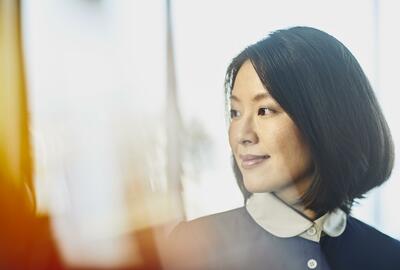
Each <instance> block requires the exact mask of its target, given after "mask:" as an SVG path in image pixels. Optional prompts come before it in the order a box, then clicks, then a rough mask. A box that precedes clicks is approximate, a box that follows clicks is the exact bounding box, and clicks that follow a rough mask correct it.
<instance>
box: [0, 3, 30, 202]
mask: <svg viewBox="0 0 400 270" xmlns="http://www.w3.org/2000/svg"><path fill="white" fill-rule="evenodd" d="M28 126H29V114H28V109H27V94H26V87H25V78H24V64H23V55H22V42H21V27H20V1H19V0H0V177H1V182H2V185H9V186H10V188H13V189H16V190H19V191H21V192H22V193H25V194H26V196H28V199H29V202H30V203H31V204H32V205H31V206H33V203H34V201H33V196H32V192H31V191H32V190H33V186H32V165H31V164H32V162H31V151H30V149H31V148H30V141H29V130H28Z"/></svg>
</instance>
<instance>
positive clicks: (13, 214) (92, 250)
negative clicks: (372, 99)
mask: <svg viewBox="0 0 400 270" xmlns="http://www.w3.org/2000/svg"><path fill="white" fill-rule="evenodd" d="M399 11H400V5H399V4H398V3H397V2H396V1H390V0H368V1H366V0H358V1H345V0H336V1H318V0H307V1H289V0H280V1H265V0H259V1H256V0H246V1H244V0H241V1H239V0H238V1H229V0H219V1H212V0H203V1H194V0H193V1H189V0H169V1H168V0H150V1H147V0H146V1H145V0H142V1H139V0H138V1H134V0H118V1H115V0H20V1H18V0H0V120H1V122H0V132H1V133H0V136H1V137H0V146H1V149H0V154H1V155H0V158H1V159H0V162H1V163H0V164H1V173H0V181H1V182H0V189H1V192H2V194H3V193H4V194H6V195H4V194H3V195H4V196H2V197H3V199H2V203H3V204H4V205H7V207H5V208H2V211H3V212H4V213H1V221H0V223H3V226H2V227H0V229H1V230H9V231H11V232H12V233H13V234H15V235H16V236H15V238H12V237H10V238H9V239H8V238H7V239H8V240H9V241H10V243H14V245H15V249H16V252H17V253H16V254H19V255H18V256H19V258H21V256H23V254H25V255H26V254H28V253H23V252H22V251H21V250H20V249H19V247H18V246H17V244H15V243H17V242H18V241H21V242H24V243H25V240H26V239H28V238H29V237H31V238H33V240H32V241H31V242H33V243H38V241H36V240H35V239H36V238H35V237H32V235H39V236H43V237H37V238H38V239H47V240H46V241H45V240H41V241H42V242H40V241H39V244H35V245H33V247H35V250H36V253H35V254H34V255H32V254H31V255H29V256H30V257H29V259H26V261H27V264H26V265H25V266H26V268H25V269H28V268H29V267H38V265H40V266H42V268H43V269H45V268H46V267H47V268H46V269H55V268H57V267H59V268H60V269H61V268H62V267H65V266H67V267H72V268H77V269H78V268H79V269H84V268H90V267H92V268H93V267H95V268H109V269H117V268H118V269H120V268H121V269H123V268H130V269H136V268H137V269H146V267H147V268H148V269H150V268H149V267H150V266H151V267H153V266H155V265H158V266H160V265H162V263H163V255H162V251H160V250H161V248H160V245H161V244H160V242H161V240H160V239H162V237H163V235H165V234H166V233H167V232H168V229H166V228H172V227H173V225H174V224H176V222H177V221H179V220H182V219H193V218H196V217H200V216H203V215H208V214H212V213H216V212H221V211H225V210H229V209H233V208H236V207H240V206H242V204H243V198H242V196H241V194H240V192H239V189H238V187H237V186H236V182H235V179H234V176H233V173H232V169H231V166H230V164H231V155H230V149H229V145H228V137H227V121H226V118H225V104H224V89H223V83H224V76H225V69H226V67H227V65H228V63H229V62H230V60H231V59H232V58H233V57H234V56H235V55H236V54H237V53H239V52H240V51H241V50H242V49H243V48H244V47H246V46H247V45H249V44H251V43H253V42H255V41H257V40H259V39H261V38H263V37H265V36H266V35H267V34H268V33H269V32H270V31H273V30H277V29H280V28H286V27H290V26H296V25H305V26H312V27H316V28H319V29H321V30H324V31H327V32H328V33H330V34H332V35H333V36H335V37H337V38H338V39H339V40H341V41H342V42H343V43H344V44H345V45H346V46H347V47H348V48H349V49H350V51H352V52H353V54H354V55H355V56H356V58H357V59H358V60H359V62H360V63H361V65H362V67H363V68H364V71H365V72H366V74H367V76H368V77H369V79H370V81H371V83H372V85H373V87H374V89H375V91H376V94H377V96H378V99H379V101H380V103H381V105H382V107H383V110H384V113H385V116H386V118H387V121H388V122H389V126H390V128H391V131H392V135H393V138H394V141H395V144H396V145H397V146H396V150H397V151H396V152H399V151H398V150H399V147H398V145H399V144H400V124H399V122H398V121H397V122H396V115H398V114H399V113H400V106H398V105H397V104H396V103H397V99H396V98H397V97H398V95H396V94H397V90H398V89H397V88H398V86H397V84H398V83H397V80H396V79H397V70H398V67H397V65H398V63H400V52H399V50H398V48H399V47H400V38H399V37H398V35H397V32H398V30H397V26H398V25H400V17H399V16H398V13H399ZM360 136H362V134H360ZM399 177H400V164H399V161H398V159H397V160H396V163H395V169H394V171H393V174H392V177H391V179H390V180H389V181H388V182H387V183H385V184H384V185H383V186H382V187H380V188H379V189H375V190H373V191H371V192H370V193H369V194H367V198H366V199H364V200H361V201H359V204H357V205H356V206H355V207H354V210H353V215H354V216H356V217H358V218H360V219H361V220H363V221H365V222H367V223H369V224H371V225H372V226H375V227H376V228H378V229H379V230H381V231H383V232H385V233H387V234H389V235H390V236H392V237H395V238H398V239H400V219H399V215H398V209H397V208H398V205H399V203H400V201H399V194H400V181H399ZM3 209H6V210H3ZM32 216H34V217H35V219H31V218H30V217H32ZM37 218H38V219H37ZM4 220H10V222H8V223H7V222H4ZM33 220H34V221H33ZM37 220H41V221H40V222H39V221H37ZM41 222H42V223H43V224H47V225H48V226H47V225H46V226H47V227H46V226H44V227H46V228H47V229H43V228H44V227H43V226H42V225H41V224H42V223H41ZM4 224H7V225H4ZM32 224H34V225H32ZM166 224H167V225H168V226H165V225H166ZM161 227H162V229H159V228H161ZM5 235H6V234H5ZM7 235H9V234H7ZM29 239H30V238H29ZM31 242H29V243H31ZM29 243H28V244H26V243H25V249H24V250H25V251H26V252H28V251H27V250H30V249H32V244H29ZM0 245H2V244H1V242H0ZM5 249H7V248H4V247H2V248H1V249H0V254H1V256H3V253H1V252H2V250H5ZM41 250H42V252H41ZM18 252H19V253H18ZM4 254H8V253H7V252H5V253H4ZM10 254H11V253H10ZM29 254H30V253H29ZM4 256H5V255H4ZM10 256H11V255H10ZM18 256H17V257H18ZM6 257H7V256H6ZM17 257H16V258H17ZM40 258H42V259H40ZM46 258H50V259H49V260H47V259H46ZM0 259H2V258H0ZM16 260H17V259H16ZM49 261H50V263H49ZM59 261H60V262H62V263H58V262H59ZM1 265H3V264H1V262H0V266H1ZM5 265H6V264H5ZM135 267H136V268H135Z"/></svg>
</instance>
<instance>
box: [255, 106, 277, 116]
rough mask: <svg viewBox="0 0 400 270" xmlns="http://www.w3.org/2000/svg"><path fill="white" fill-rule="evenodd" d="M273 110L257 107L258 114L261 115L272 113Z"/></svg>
mask: <svg viewBox="0 0 400 270" xmlns="http://www.w3.org/2000/svg"><path fill="white" fill-rule="evenodd" d="M274 112H275V111H274V110H271V109H270V108H260V109H258V115H262V116H264V115H269V114H272V113H274Z"/></svg>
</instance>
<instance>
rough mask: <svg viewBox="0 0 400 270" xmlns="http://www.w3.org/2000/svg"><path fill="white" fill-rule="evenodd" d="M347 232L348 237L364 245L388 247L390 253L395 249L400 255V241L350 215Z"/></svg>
mask: <svg viewBox="0 0 400 270" xmlns="http://www.w3.org/2000/svg"><path fill="white" fill-rule="evenodd" d="M345 233H346V234H345V236H346V237H347V238H349V239H352V238H354V239H355V240H359V241H357V242H355V243H358V244H360V245H362V246H364V247H366V246H373V245H378V246H379V247H380V248H381V249H388V251H389V254H391V253H392V252H390V251H395V252H396V254H397V256H398V255H400V241H398V240H396V239H394V238H392V237H390V236H388V235H386V234H384V233H382V232H380V231H378V230H377V229H375V228H374V227H372V226H370V225H368V224H366V223H364V222H362V221H360V220H358V219H356V218H354V217H352V216H349V217H348V219H347V227H346V231H345ZM366 244H367V245H366Z"/></svg>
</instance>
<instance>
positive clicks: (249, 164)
mask: <svg viewBox="0 0 400 270" xmlns="http://www.w3.org/2000/svg"><path fill="white" fill-rule="evenodd" d="M239 158H240V159H241V161H242V162H241V167H242V168H243V169H251V168H254V167H256V166H258V165H260V164H261V163H263V162H264V161H266V160H267V159H268V158H270V156H269V155H239Z"/></svg>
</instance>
